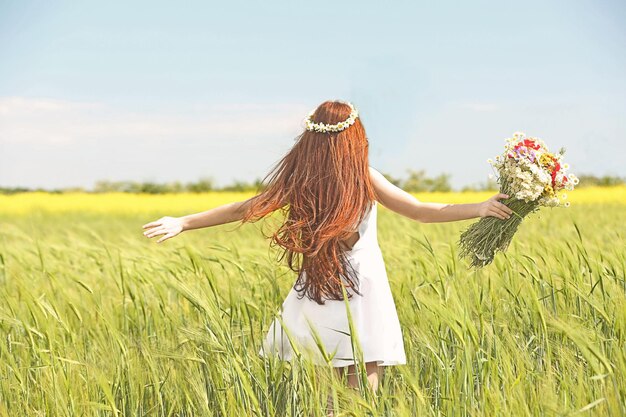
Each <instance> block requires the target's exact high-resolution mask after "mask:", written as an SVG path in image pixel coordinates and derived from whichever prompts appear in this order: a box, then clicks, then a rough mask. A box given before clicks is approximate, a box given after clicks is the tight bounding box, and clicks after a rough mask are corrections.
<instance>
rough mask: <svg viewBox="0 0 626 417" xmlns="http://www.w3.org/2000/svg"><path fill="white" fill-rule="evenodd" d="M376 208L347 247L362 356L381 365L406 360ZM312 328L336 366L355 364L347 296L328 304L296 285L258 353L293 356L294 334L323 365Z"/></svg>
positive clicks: (352, 307)
mask: <svg viewBox="0 0 626 417" xmlns="http://www.w3.org/2000/svg"><path fill="white" fill-rule="evenodd" d="M377 207H378V204H377V202H376V201H373V202H372V204H371V205H370V206H369V208H368V211H367V213H366V215H365V216H364V218H363V220H362V221H361V222H360V223H359V225H358V227H357V232H358V234H359V239H358V240H357V241H356V243H355V244H354V246H353V247H352V249H350V250H347V251H345V254H346V256H347V258H348V260H349V262H350V264H351V265H352V267H353V268H354V269H355V271H356V273H357V275H358V278H359V280H358V289H359V292H360V293H361V295H357V294H354V295H353V296H352V298H351V299H350V300H349V301H348V306H349V307H350V310H351V316H352V320H353V324H354V328H355V329H356V335H355V336H356V338H357V339H358V341H359V342H360V344H361V349H362V352H363V360H364V361H365V362H372V361H376V362H377V363H378V365H379V366H386V365H400V364H405V363H406V356H405V352H404V344H403V337H402V331H401V329H400V322H399V320H398V316H397V312H396V308H395V303H394V300H393V297H392V294H391V289H390V287H389V281H388V278H387V273H386V269H385V265H384V260H383V257H382V253H381V251H380V247H379V245H378V239H377V233H376V225H377V221H376V219H377ZM281 321H282V325H281ZM283 326H284V327H285V328H286V329H287V332H285V331H284V328H283ZM311 328H314V329H315V330H316V333H317V334H318V335H319V337H320V341H321V342H322V343H321V346H323V348H324V350H325V351H326V353H327V354H328V355H329V356H332V359H331V363H332V364H333V366H336V367H342V366H348V365H352V364H354V361H355V358H354V356H353V351H352V341H351V338H350V326H349V323H348V318H347V314H346V305H345V303H344V301H343V300H325V302H324V304H318V303H317V302H315V301H313V300H310V299H308V298H307V297H298V293H297V292H296V291H295V288H293V287H292V288H291V290H290V291H289V294H287V297H286V299H285V301H284V302H283V304H282V306H281V312H280V314H279V317H276V318H275V319H274V321H273V322H272V324H271V325H270V328H269V330H268V332H267V334H266V337H265V340H264V342H263V346H262V347H261V350H260V351H259V354H260V355H263V356H265V355H267V354H277V355H278V356H279V357H280V358H281V359H283V360H291V359H292V358H293V355H294V353H293V349H292V347H291V343H290V342H289V337H292V338H293V340H292V342H294V343H295V344H296V345H297V346H298V347H299V348H300V349H302V350H305V351H308V352H309V353H310V355H311V356H310V357H311V358H312V359H313V360H314V361H315V362H317V363H319V364H323V363H325V362H324V359H323V356H322V355H321V352H320V350H319V349H320V348H319V345H318V344H317V343H316V341H315V336H314V333H315V332H312V331H311ZM287 333H288V334H289V335H288V334H287Z"/></svg>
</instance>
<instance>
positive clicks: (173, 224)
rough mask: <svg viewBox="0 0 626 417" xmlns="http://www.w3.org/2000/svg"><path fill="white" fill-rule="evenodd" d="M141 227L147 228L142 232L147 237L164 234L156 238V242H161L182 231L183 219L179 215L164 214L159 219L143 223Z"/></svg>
mask: <svg viewBox="0 0 626 417" xmlns="http://www.w3.org/2000/svg"><path fill="white" fill-rule="evenodd" d="M143 228H144V229H147V230H146V231H145V232H143V234H144V236H146V237H147V238H151V237H154V236H158V235H165V236H163V237H162V238H160V239H159V240H157V243H161V242H163V241H164V240H167V239H169V238H172V237H174V236H176V235H178V234H179V233H180V232H182V231H183V220H182V218H181V217H170V216H165V217H161V218H160V219H159V220H155V221H153V222H150V223H146V224H144V225H143Z"/></svg>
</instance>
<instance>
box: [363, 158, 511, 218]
mask: <svg viewBox="0 0 626 417" xmlns="http://www.w3.org/2000/svg"><path fill="white" fill-rule="evenodd" d="M369 171H370V177H371V179H372V184H373V185H374V189H375V191H376V194H377V199H378V201H380V203H381V204H382V205H383V206H385V207H387V208H389V209H390V210H392V211H395V212H396V213H398V214H401V215H403V216H405V217H408V218H410V219H412V220H415V221H419V222H422V223H439V222H451V221H457V220H465V219H472V218H475V217H486V216H493V217H498V218H500V219H503V220H504V219H508V218H509V217H511V213H512V212H513V211H512V210H511V209H510V208H509V207H507V206H506V205H504V204H502V203H501V202H499V201H497V200H498V199H500V198H508V196H507V195H506V194H501V193H497V194H495V195H494V196H492V197H491V198H489V199H488V200H486V201H483V202H480V203H466V204H444V203H426V202H421V201H419V200H418V199H416V198H415V197H413V196H412V195H411V194H409V193H407V192H406V191H404V190H403V189H401V188H399V187H397V186H395V185H394V184H393V183H391V182H390V181H389V180H387V178H385V176H384V175H383V174H381V173H380V172H378V171H377V170H375V169H374V168H372V167H370V168H369Z"/></svg>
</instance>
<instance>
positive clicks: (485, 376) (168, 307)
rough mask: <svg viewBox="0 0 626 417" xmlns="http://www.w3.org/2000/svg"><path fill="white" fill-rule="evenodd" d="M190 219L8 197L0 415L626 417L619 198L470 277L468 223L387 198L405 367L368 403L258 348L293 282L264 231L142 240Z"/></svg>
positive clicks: (554, 227)
mask: <svg viewBox="0 0 626 417" xmlns="http://www.w3.org/2000/svg"><path fill="white" fill-rule="evenodd" d="M188 212H189V210H186V211H181V212H179V210H175V211H174V210H172V211H170V210H168V209H167V207H157V208H154V209H152V210H148V209H146V210H144V211H143V212H142V213H136V212H133V213H132V214H128V215H124V214H120V213H118V212H116V213H113V214H106V213H103V212H95V211H94V212H91V211H81V212H72V211H63V212H54V211H50V212H45V211H41V210H33V211H28V212H25V213H23V214H14V213H3V212H2V208H1V207H0V416H11V417H12V416H46V417H48V416H244V415H245V416H248V415H250V416H274V415H276V416H307V415H323V413H322V409H323V407H324V406H325V404H326V396H327V394H328V393H329V392H332V393H333V395H335V397H336V399H337V401H338V406H339V408H340V410H341V411H342V412H343V414H340V415H346V416H366V415H376V416H382V415H384V416H537V415H549V416H569V415H581V416H589V415H594V416H626V377H625V374H626V352H625V350H626V347H625V346H626V280H625V274H626V239H625V236H626V205H624V204H620V203H611V202H609V203H604V204H574V205H573V206H572V207H571V208H569V209H565V210H562V209H543V210H541V211H540V213H539V214H538V215H531V216H530V217H529V218H528V219H527V220H526V221H525V222H524V223H523V224H522V225H521V227H520V230H519V232H518V233H517V235H516V236H515V238H514V239H513V242H512V244H511V246H510V248H509V250H508V251H507V252H506V253H499V254H498V255H497V256H496V259H495V261H494V263H493V264H492V265H490V266H488V267H486V268H484V269H483V270H478V271H473V270H470V269H468V268H467V266H466V265H465V263H463V262H461V261H459V260H458V255H457V247H456V241H457V240H458V237H459V234H460V232H461V231H462V230H463V229H464V228H465V227H467V226H468V225H469V224H471V222H472V221H463V222H455V223H444V224H419V223H416V222H411V221H409V220H408V219H405V218H402V217H400V216H399V215H397V214H395V213H392V212H390V211H389V210H387V209H385V208H384V207H381V208H380V210H379V218H378V235H379V244H380V246H381V249H382V252H383V256H384V258H385V261H386V265H387V272H388V275H389V280H390V283H391V287H392V291H393V295H394V299H395V302H396V306H397V309H398V314H399V317H400V321H401V325H402V329H403V334H404V343H405V349H406V353H407V364H406V365H401V366H392V367H388V368H385V373H384V378H383V380H382V381H381V382H380V385H379V393H378V395H377V396H375V397H373V396H371V395H370V394H371V393H367V392H361V393H360V392H359V390H351V389H347V388H345V387H344V386H342V385H341V384H340V383H339V382H338V381H336V380H331V379H329V378H327V377H328V376H329V375H330V373H329V372H328V371H329V370H328V369H324V368H322V367H320V368H317V367H313V366H312V365H311V364H310V363H309V362H308V361H307V360H306V357H301V358H300V360H297V361H295V362H294V363H289V362H280V361H277V360H270V359H263V358H261V357H259V356H257V352H258V350H259V348H260V345H261V341H262V338H263V337H264V335H265V332H266V331H267V328H268V326H269V323H270V321H271V320H272V318H273V315H274V314H275V313H276V312H277V311H278V308H279V306H280V304H281V303H282V301H283V299H284V297H285V296H286V294H287V292H288V291H289V288H290V286H291V285H292V284H293V282H294V280H295V276H294V274H293V273H292V272H291V271H289V270H288V269H287V268H286V267H285V266H284V265H281V264H279V263H278V262H276V260H275V257H276V255H277V252H276V251H274V250H273V249H270V248H269V247H268V242H267V241H266V240H265V239H264V238H263V236H262V234H261V231H260V224H248V225H245V226H243V228H241V229H239V230H236V231H231V229H233V228H234V226H235V225H234V224H228V225H222V226H218V227H215V228H211V229H203V230H197V231H190V232H185V233H183V234H182V235H180V236H178V237H176V238H174V239H171V240H168V241H166V242H164V243H162V244H158V245H157V244H156V243H155V240H148V239H146V238H145V237H144V236H143V235H142V234H141V233H142V230H141V225H142V224H144V223H147V222H148V221H151V220H154V219H156V218H158V217H160V216H161V215H165V214H168V215H180V214H186V213H188ZM265 227H266V228H267V229H266V230H269V229H271V227H270V224H269V222H268V224H266V226H265Z"/></svg>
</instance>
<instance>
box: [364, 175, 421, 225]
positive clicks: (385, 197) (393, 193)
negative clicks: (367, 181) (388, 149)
mask: <svg viewBox="0 0 626 417" xmlns="http://www.w3.org/2000/svg"><path fill="white" fill-rule="evenodd" d="M369 172H370V178H371V181H372V186H373V187H374V191H375V193H376V199H377V200H378V201H379V202H380V203H381V204H382V205H383V206H385V207H387V208H389V209H391V210H392V211H395V212H396V213H399V214H402V215H403V216H406V217H409V218H415V216H416V214H415V213H416V211H417V210H418V209H419V204H420V202H419V200H418V199H416V198H415V197H414V196H412V195H411V194H409V193H407V192H406V191H404V190H403V189H402V188H400V187H398V186H396V185H395V184H394V183H392V182H391V181H389V180H388V179H387V178H386V177H385V176H384V175H383V174H381V173H380V172H379V171H378V170H377V169H375V168H373V167H371V166H370V167H369Z"/></svg>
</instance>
